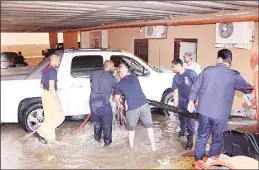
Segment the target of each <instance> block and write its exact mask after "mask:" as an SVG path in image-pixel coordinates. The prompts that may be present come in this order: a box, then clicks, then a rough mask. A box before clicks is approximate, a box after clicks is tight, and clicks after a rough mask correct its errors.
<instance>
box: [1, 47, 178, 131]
mask: <svg viewBox="0 0 259 170" xmlns="http://www.w3.org/2000/svg"><path fill="white" fill-rule="evenodd" d="M56 53H57V54H58V55H60V56H61V63H60V67H59V68H58V95H59V97H60V100H61V104H62V107H63V110H64V113H65V115H66V116H79V115H87V114H89V113H90V107H89V97H90V92H91V90H90V81H89V75H90V72H91V71H94V70H99V69H102V67H103V63H104V61H105V60H113V61H114V63H115V67H116V66H118V64H120V63H121V62H123V63H125V64H126V65H127V66H128V67H129V70H130V72H131V73H132V74H135V75H137V76H138V79H139V81H140V84H141V87H142V89H143V91H144V94H145V95H146V97H147V98H148V99H151V100H156V101H162V102H164V103H168V102H169V101H170V100H171V99H172V97H173V95H172V90H171V89H170V87H171V84H172V80H173V76H174V73H172V71H171V70H170V69H162V70H160V69H158V68H156V67H154V66H150V65H149V64H148V63H146V62H145V61H143V60H142V59H140V58H138V57H136V56H134V55H133V54H132V53H128V52H123V51H120V50H112V49H68V50H62V51H58V52H56ZM48 64H49V58H46V59H44V60H43V61H42V62H41V63H40V64H39V65H38V66H36V67H35V68H31V67H28V69H31V70H28V71H27V72H26V71H24V70H23V74H17V75H8V74H7V75H3V76H1V123H17V122H20V123H21V124H22V126H23V128H24V129H25V130H26V131H29V132H31V131H34V130H35V129H36V128H37V127H39V125H40V124H41V123H42V122H43V121H44V113H43V107H42V103H41V94H42V89H41V88H40V80H41V76H42V70H43V68H44V67H45V66H47V65H48ZM166 113H167V112H166V111H165V114H166Z"/></svg>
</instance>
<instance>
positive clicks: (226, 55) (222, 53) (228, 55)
mask: <svg viewBox="0 0 259 170" xmlns="http://www.w3.org/2000/svg"><path fill="white" fill-rule="evenodd" d="M218 58H222V59H223V62H224V63H228V64H230V63H231V62H232V52H231V51H230V50H228V49H222V50H219V51H218Z"/></svg>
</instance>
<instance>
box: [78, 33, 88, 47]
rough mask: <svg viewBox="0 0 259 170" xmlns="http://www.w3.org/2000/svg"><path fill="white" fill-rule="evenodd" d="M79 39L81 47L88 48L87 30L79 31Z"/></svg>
mask: <svg viewBox="0 0 259 170" xmlns="http://www.w3.org/2000/svg"><path fill="white" fill-rule="evenodd" d="M80 37H81V38H80V39H81V48H90V36H89V32H86V31H85V32H81V33H80Z"/></svg>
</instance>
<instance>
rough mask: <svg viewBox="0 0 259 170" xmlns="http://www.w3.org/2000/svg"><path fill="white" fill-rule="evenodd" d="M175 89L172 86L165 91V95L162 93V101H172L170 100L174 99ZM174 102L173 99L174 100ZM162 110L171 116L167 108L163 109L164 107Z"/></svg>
mask: <svg viewBox="0 0 259 170" xmlns="http://www.w3.org/2000/svg"><path fill="white" fill-rule="evenodd" d="M173 92H174V91H173V90H172V89H171V88H168V89H166V90H165V91H164V93H163V95H162V98H161V102H163V103H165V104H168V103H169V102H170V100H171V101H172V99H173ZM172 102H173V101H172ZM162 112H163V113H164V114H165V115H166V116H170V113H169V111H167V110H163V109H162Z"/></svg>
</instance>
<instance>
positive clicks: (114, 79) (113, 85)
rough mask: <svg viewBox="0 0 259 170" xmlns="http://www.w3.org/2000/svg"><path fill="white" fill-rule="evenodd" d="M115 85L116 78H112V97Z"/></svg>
mask: <svg viewBox="0 0 259 170" xmlns="http://www.w3.org/2000/svg"><path fill="white" fill-rule="evenodd" d="M116 84H117V79H116V77H115V76H114V78H113V84H112V96H114V95H115V87H116Z"/></svg>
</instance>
